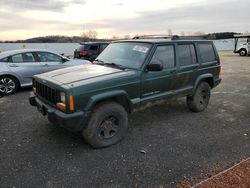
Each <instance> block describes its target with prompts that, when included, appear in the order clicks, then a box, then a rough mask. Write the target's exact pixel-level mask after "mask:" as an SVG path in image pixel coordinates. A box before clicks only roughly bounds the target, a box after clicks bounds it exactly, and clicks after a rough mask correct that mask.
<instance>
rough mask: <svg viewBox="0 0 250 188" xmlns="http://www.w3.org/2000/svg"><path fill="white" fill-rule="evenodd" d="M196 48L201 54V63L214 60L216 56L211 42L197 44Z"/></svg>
mask: <svg viewBox="0 0 250 188" xmlns="http://www.w3.org/2000/svg"><path fill="white" fill-rule="evenodd" d="M198 48H199V51H200V54H201V61H202V63H205V62H211V61H215V60H216V56H215V53H214V48H213V45H212V44H209V43H207V44H205V43H204V44H202V43H201V44H198Z"/></svg>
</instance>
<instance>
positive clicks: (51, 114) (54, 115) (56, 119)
mask: <svg viewBox="0 0 250 188" xmlns="http://www.w3.org/2000/svg"><path fill="white" fill-rule="evenodd" d="M29 102H30V105H31V106H36V107H37V109H38V111H39V112H41V113H42V114H43V115H44V116H46V115H47V116H48V120H49V121H50V122H51V123H53V124H55V125H58V126H61V127H63V128H66V129H67V130H69V131H82V130H83V128H84V127H85V125H86V122H87V119H88V116H89V113H86V112H82V111H77V112H74V113H72V114H66V113H64V112H61V111H60V110H57V109H55V108H53V107H51V106H49V105H47V104H45V103H43V102H42V101H41V100H40V99H38V98H37V97H36V96H35V95H34V94H33V93H31V94H30V97H29Z"/></svg>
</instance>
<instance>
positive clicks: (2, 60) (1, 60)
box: [0, 57, 9, 63]
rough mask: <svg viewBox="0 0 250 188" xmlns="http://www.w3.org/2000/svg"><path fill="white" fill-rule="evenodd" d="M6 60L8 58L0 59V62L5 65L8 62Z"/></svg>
mask: <svg viewBox="0 0 250 188" xmlns="http://www.w3.org/2000/svg"><path fill="white" fill-rule="evenodd" d="M8 58H9V57H5V58H3V59H0V62H4V63H7V62H8Z"/></svg>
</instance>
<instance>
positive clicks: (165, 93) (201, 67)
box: [34, 40, 221, 114]
mask: <svg viewBox="0 0 250 188" xmlns="http://www.w3.org/2000/svg"><path fill="white" fill-rule="evenodd" d="M120 42H131V43H133V42H136V43H150V44H152V47H151V48H150V49H149V52H148V54H147V57H146V58H145V61H144V63H143V65H142V67H141V68H140V69H124V70H123V69H119V68H117V67H112V66H103V65H96V64H85V65H79V66H76V67H69V68H65V69H61V70H57V71H53V72H48V73H45V74H41V75H36V76H34V79H35V80H38V81H40V82H42V81H43V82H45V83H46V84H47V85H48V86H49V87H51V88H55V89H57V90H60V91H63V92H65V93H66V108H67V110H66V112H65V113H66V114H70V113H74V112H70V111H69V109H68V108H69V107H68V98H69V96H70V95H72V96H73V97H74V104H75V112H77V111H82V112H89V111H91V109H92V108H93V106H95V105H96V104H97V103H98V102H100V101H105V100H116V101H119V102H120V103H122V105H123V106H126V107H128V109H127V110H128V111H133V108H134V107H137V106H138V105H140V104H144V103H145V102H149V101H150V102H151V101H155V100H159V99H165V98H169V97H174V96H177V95H178V96H179V95H181V96H186V95H192V94H193V92H194V91H195V88H196V87H197V85H198V84H199V82H200V81H201V80H206V81H208V82H209V84H210V85H211V87H212V88H213V87H215V86H217V85H218V84H219V83H220V80H221V79H220V78H219V74H220V60H219V56H218V53H217V51H216V49H215V47H214V45H213V44H212V42H210V41H169V42H168V41H164V40H158V41H153V40H152V41H151V40H148V41H145V40H141V41H140V40H130V41H120ZM179 43H181V44H185V43H187V44H193V45H194V46H195V50H196V56H197V57H196V58H197V63H196V64H192V65H188V66H185V67H181V66H180V64H179V58H178V57H179V53H181V52H178V50H177V48H176V46H177V45H178V44H179ZM198 43H211V44H212V45H213V48H214V53H215V55H216V60H215V61H212V62H205V63H201V54H200V52H199V50H198V48H197V44H198ZM165 44H172V45H173V46H174V47H175V67H173V68H170V69H164V70H162V71H155V72H150V71H147V69H146V66H147V64H149V62H150V60H151V58H152V55H153V54H154V52H155V49H156V48H157V46H160V45H165ZM44 102H45V103H46V100H44ZM47 104H48V103H47Z"/></svg>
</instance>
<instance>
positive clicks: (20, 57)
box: [11, 53, 35, 63]
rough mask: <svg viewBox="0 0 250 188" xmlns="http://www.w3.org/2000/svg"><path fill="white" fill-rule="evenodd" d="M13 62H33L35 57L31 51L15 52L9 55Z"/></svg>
mask: <svg viewBox="0 0 250 188" xmlns="http://www.w3.org/2000/svg"><path fill="white" fill-rule="evenodd" d="M11 60H12V61H11V62H13V63H28V62H35V58H34V56H33V54H32V53H22V54H16V55H13V56H12V57H11Z"/></svg>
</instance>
